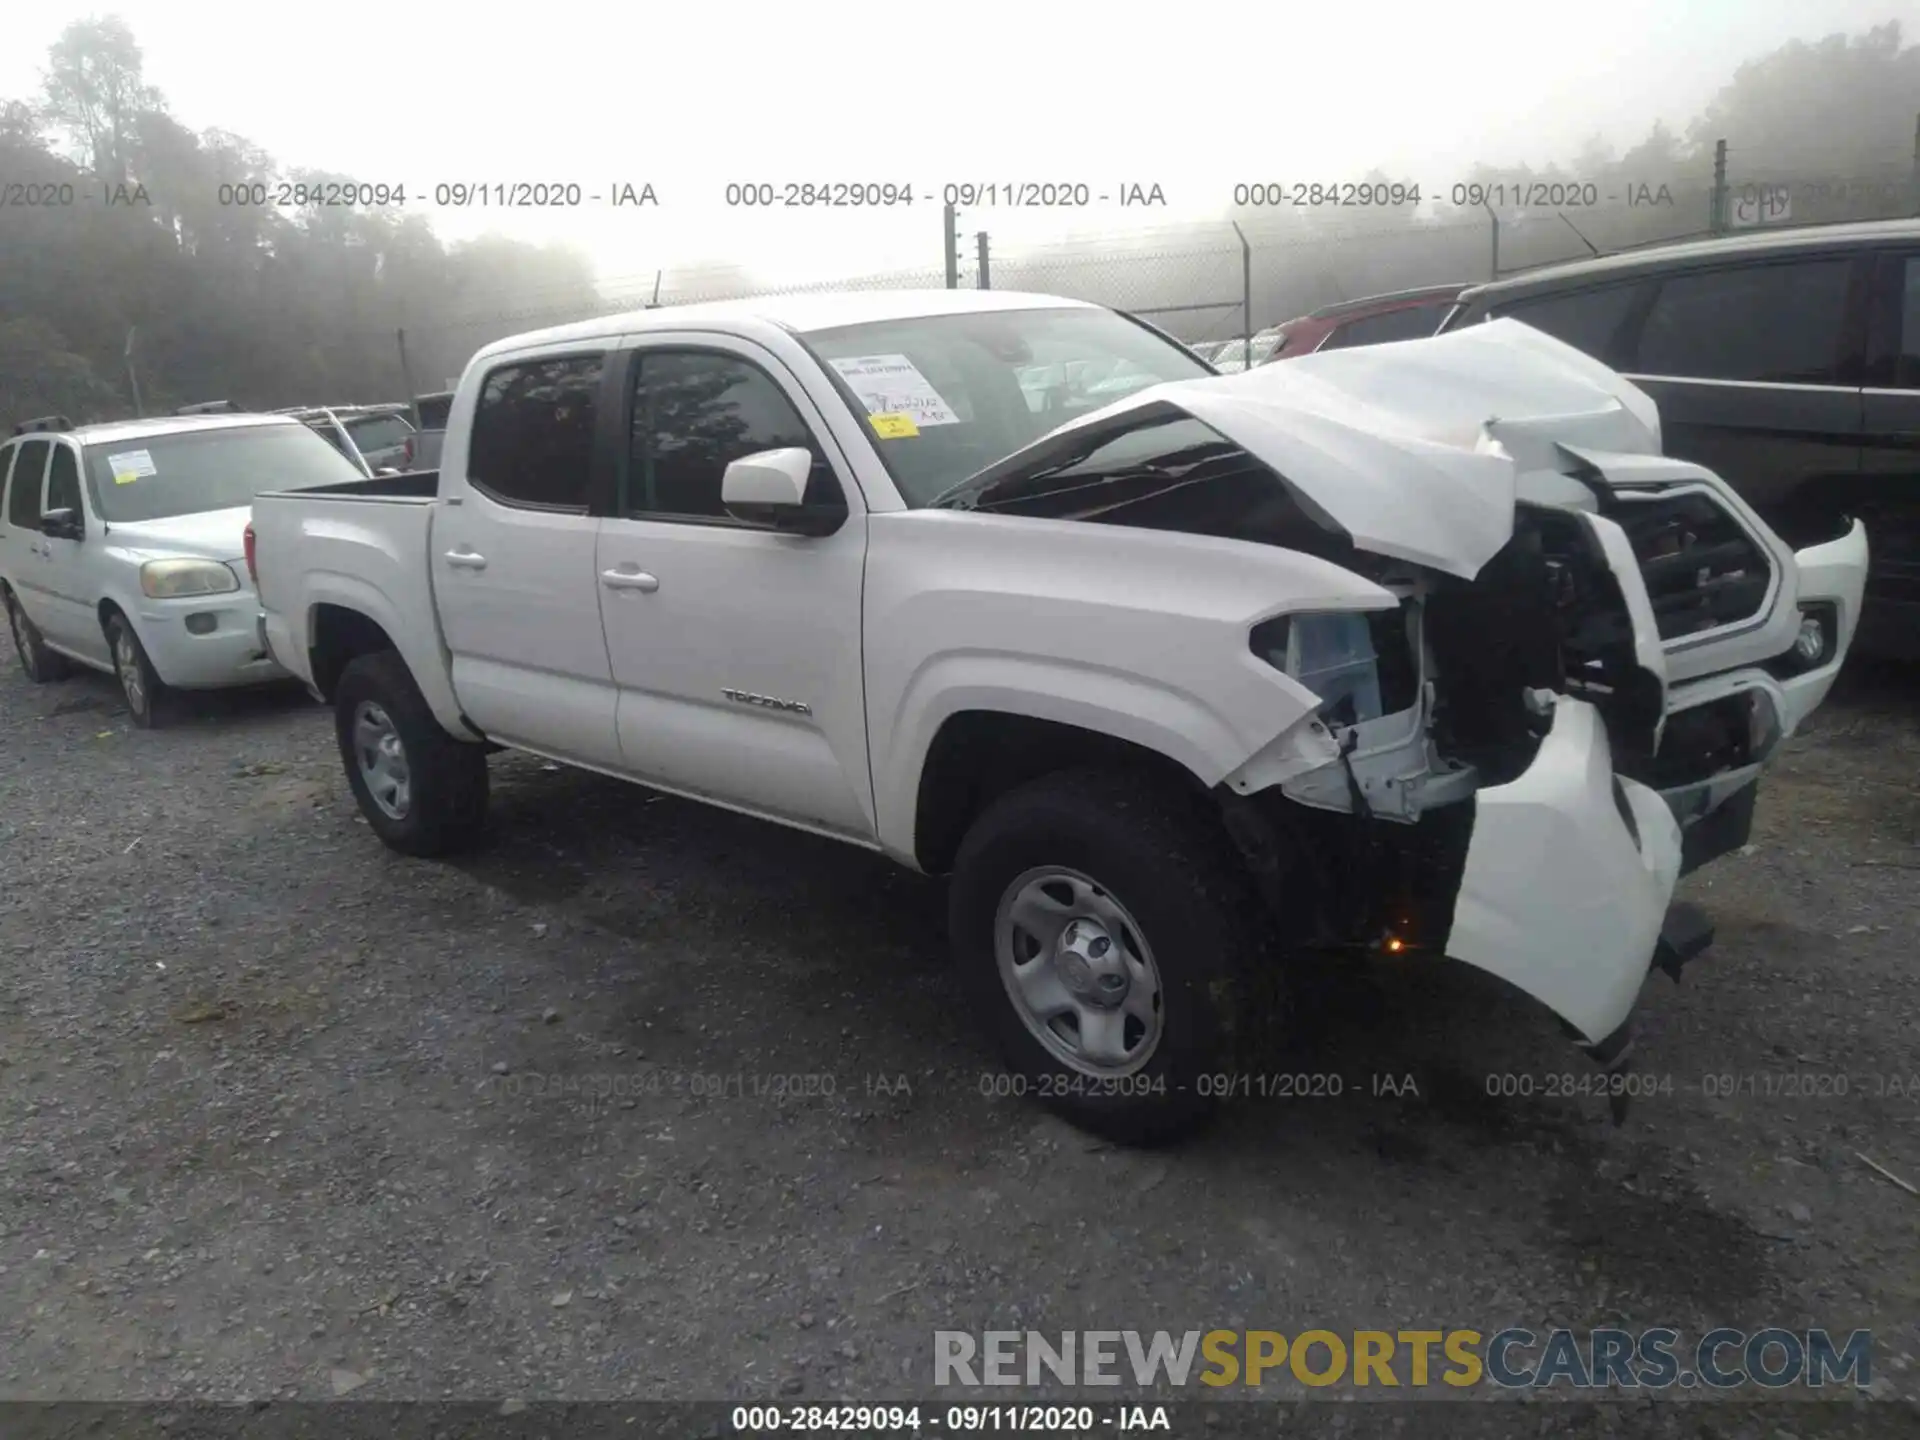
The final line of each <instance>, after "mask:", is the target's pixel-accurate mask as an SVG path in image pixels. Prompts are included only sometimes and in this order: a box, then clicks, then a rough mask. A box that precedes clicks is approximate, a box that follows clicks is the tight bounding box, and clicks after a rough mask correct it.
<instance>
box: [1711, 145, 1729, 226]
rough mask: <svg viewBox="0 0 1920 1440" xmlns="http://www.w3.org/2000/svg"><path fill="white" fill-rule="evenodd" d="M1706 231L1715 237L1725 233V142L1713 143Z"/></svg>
mask: <svg viewBox="0 0 1920 1440" xmlns="http://www.w3.org/2000/svg"><path fill="white" fill-rule="evenodd" d="M1707 212H1708V213H1707V229H1708V230H1710V231H1712V232H1713V233H1714V234H1715V235H1724V234H1725V233H1726V231H1727V142H1726V141H1724V140H1716V141H1714V142H1713V196H1712V198H1711V200H1710V201H1709V202H1708V205H1707Z"/></svg>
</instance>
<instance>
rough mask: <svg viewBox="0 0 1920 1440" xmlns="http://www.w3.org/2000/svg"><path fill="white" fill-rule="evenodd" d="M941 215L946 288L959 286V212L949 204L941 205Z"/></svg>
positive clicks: (952, 288) (956, 288)
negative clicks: (944, 225)
mask: <svg viewBox="0 0 1920 1440" xmlns="http://www.w3.org/2000/svg"><path fill="white" fill-rule="evenodd" d="M940 213H941V216H942V217H943V219H944V221H945V224H946V230H947V233H946V239H945V245H946V250H947V288H948V289H949V290H958V289H959V288H960V212H959V211H958V210H956V209H954V207H953V206H952V205H951V204H948V205H945V206H942V207H941V212H940Z"/></svg>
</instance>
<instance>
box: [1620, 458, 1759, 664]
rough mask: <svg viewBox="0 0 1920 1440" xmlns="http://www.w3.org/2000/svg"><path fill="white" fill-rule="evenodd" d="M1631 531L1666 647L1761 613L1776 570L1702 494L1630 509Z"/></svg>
mask: <svg viewBox="0 0 1920 1440" xmlns="http://www.w3.org/2000/svg"><path fill="white" fill-rule="evenodd" d="M1614 518H1615V519H1616V520H1618V521H1619V522H1620V525H1621V528H1622V529H1624V530H1625V531H1626V532H1627V539H1628V540H1629V542H1631V544H1632V546H1633V553H1634V558H1636V559H1637V560H1638V561H1639V562H1640V576H1641V579H1642V580H1643V581H1644V582H1645V584H1646V587H1647V596H1648V598H1649V599H1650V600H1652V602H1653V614H1654V620H1655V623H1656V624H1657V626H1658V627H1659V631H1660V638H1661V639H1662V640H1677V639H1680V638H1682V637H1684V636H1688V635H1697V634H1700V633H1701V632H1703V631H1707V630H1718V629H1720V628H1721V627H1722V626H1726V625H1737V624H1739V623H1740V622H1741V621H1742V620H1747V619H1751V618H1752V617H1753V616H1755V615H1757V614H1759V613H1760V609H1761V607H1762V606H1763V605H1765V604H1766V599H1767V590H1768V587H1769V586H1770V585H1771V584H1772V581H1773V566H1772V563H1771V562H1770V561H1769V560H1768V558H1767V553H1766V551H1764V550H1763V549H1761V548H1760V546H1759V544H1758V543H1757V542H1756V541H1755V540H1754V538H1753V537H1752V536H1751V535H1749V534H1748V533H1747V531H1746V528H1745V527H1744V526H1742V525H1741V523H1740V522H1739V521H1738V520H1737V519H1735V518H1734V517H1733V515H1731V514H1730V513H1728V511H1726V510H1725V509H1724V508H1722V507H1721V506H1720V504H1719V503H1718V502H1716V501H1715V500H1714V499H1713V498H1712V497H1711V496H1709V495H1706V494H1704V493H1702V492H1700V491H1697V490H1696V491H1689V492H1686V493H1683V494H1678V495H1661V496H1656V497H1653V498H1649V499H1645V500H1641V499H1633V500H1628V501H1625V502H1624V503H1622V504H1621V505H1620V506H1619V508H1618V509H1617V510H1616V511H1615V512H1614Z"/></svg>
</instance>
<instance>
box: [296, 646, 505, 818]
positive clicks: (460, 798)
mask: <svg viewBox="0 0 1920 1440" xmlns="http://www.w3.org/2000/svg"><path fill="white" fill-rule="evenodd" d="M333 717H334V733H335V735H336V736H337V737H338V739H339V742H340V759H341V761H342V763H343V764H345V766H346V770H347V784H348V785H350V786H351V787H352V788H353V798H354V799H355V800H357V801H358V802H359V803H360V813H361V814H362V815H364V816H366V817H367V824H369V825H371V826H372V827H373V832H374V834H376V835H378V836H379V837H380V838H381V839H382V840H384V841H385V842H386V843H387V844H388V845H389V846H390V847H392V848H393V849H395V850H398V851H400V852H401V853H402V854H403V855H421V856H434V855H447V854H451V853H453V852H455V851H458V850H464V849H467V848H468V847H470V846H472V845H473V844H475V843H476V842H477V841H478V840H479V838H480V836H481V834H482V833H483V832H484V830H485V827H486V817H487V756H486V752H485V751H484V750H483V749H482V748H481V747H480V746H478V745H473V744H468V743H467V742H465V741H461V740H456V739H454V738H453V736H451V735H449V734H448V733H447V732H446V730H445V729H444V728H443V727H442V726H441V724H440V722H439V721H438V720H436V719H435V718H434V714H433V710H432V709H431V707H429V706H428V704H427V702H426V697H424V696H423V695H421V693H420V687H419V686H418V685H416V684H415V683H414V680H413V675H412V674H411V673H410V672H409V671H408V669H407V665H406V662H405V661H404V660H402V659H401V658H400V656H399V654H398V653H397V652H395V651H392V650H382V651H379V652H378V653H376V654H372V655H362V656H360V657H359V658H358V659H356V660H354V661H352V662H351V663H350V664H348V666H347V668H346V669H345V670H343V671H342V672H341V674H340V679H339V682H338V683H337V684H336V685H335V687H334V706H333Z"/></svg>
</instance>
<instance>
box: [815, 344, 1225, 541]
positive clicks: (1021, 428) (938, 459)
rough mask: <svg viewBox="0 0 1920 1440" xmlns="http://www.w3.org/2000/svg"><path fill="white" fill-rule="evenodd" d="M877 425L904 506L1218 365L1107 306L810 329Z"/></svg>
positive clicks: (821, 352) (818, 346)
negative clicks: (1087, 418)
mask: <svg viewBox="0 0 1920 1440" xmlns="http://www.w3.org/2000/svg"><path fill="white" fill-rule="evenodd" d="M805 339H806V342H807V344H808V345H809V346H811V347H812V348H813V350H814V352H815V353H816V354H817V355H819V356H820V358H821V360H822V361H823V362H824V363H825V364H826V365H827V366H828V367H829V368H831V369H832V370H833V371H834V372H835V373H837V374H838V375H839V377H840V379H841V380H842V381H843V382H844V383H845V384H846V386H847V388H848V389H849V390H850V391H852V392H853V396H854V399H855V400H856V401H857V402H858V403H859V405H860V407H861V408H862V409H864V410H865V411H866V413H867V415H868V417H869V420H870V422H871V424H872V428H873V432H874V437H875V443H876V444H877V445H878V447H879V450H880V454H881V456H882V458H883V459H885V461H886V463H887V468H888V470H889V471H890V472H891V473H892V475H893V479H894V483H895V484H896V485H898V486H899V488H900V492H901V495H902V497H903V498H904V499H905V500H906V502H907V504H909V505H911V506H914V507H915V508H919V507H921V506H924V505H926V504H927V503H928V502H929V501H931V500H932V499H933V498H934V497H935V496H936V495H939V494H940V493H941V492H942V491H945V490H948V489H951V488H952V487H953V486H955V485H957V484H959V483H960V481H962V480H965V479H966V478H967V477H968V476H970V475H973V474H975V473H976V472H978V471H981V470H984V469H985V468H986V467H987V466H989V465H991V464H993V463H994V462H995V461H997V460H1003V459H1005V458H1006V457H1007V456H1009V455H1011V454H1012V453H1013V452H1014V451H1016V450H1019V449H1021V448H1023V447H1024V446H1026V445H1029V444H1031V443H1032V442H1033V441H1035V440H1037V439H1039V438H1040V437H1041V436H1042V435H1045V434H1046V433H1047V432H1048V431H1050V430H1053V429H1055V428H1057V427H1058V426H1060V425H1063V424H1065V423H1066V422H1067V421H1069V420H1072V419H1075V418H1076V417H1078V416H1081V415H1085V414H1087V413H1088V412H1089V411H1093V410H1098V409H1101V408H1103V407H1104V406H1107V405H1110V404H1112V403H1113V402H1114V401H1116V400H1119V399H1122V398H1124V397H1125V396H1127V395H1131V394H1132V393H1134V392H1135V391H1136V390H1141V389H1144V388H1146V387H1147V386H1149V385H1156V384H1159V383H1161V382H1163V381H1168V380H1196V379H1200V378H1202V377H1204V376H1207V375H1211V374H1212V373H1213V371H1211V370H1210V369H1208V368H1207V366H1206V365H1205V364H1204V363H1203V362H1202V361H1200V360H1197V359H1195V358H1194V356H1193V354H1192V353H1191V352H1190V351H1188V350H1187V349H1186V348H1185V347H1183V346H1181V345H1178V344H1175V343H1174V342H1173V341H1170V340H1167V339H1164V338H1162V337H1161V336H1160V335H1159V334H1157V333H1156V332H1155V331H1152V330H1150V329H1148V328H1147V327H1146V326H1144V325H1141V324H1138V323H1136V322H1134V321H1132V320H1129V319H1127V318H1126V317H1124V316H1122V315H1117V314H1115V313H1114V312H1112V311H1110V310H1098V309H1092V308H1079V307H1075V308H1072V309H1057V310H1055V309H1044V310H1043V309H1035V310H991V311H977V312H973V313H970V314H962V315H926V316H919V317H916V318H914V319H910V320H886V321H876V322H874V323H871V324H866V325H846V326H841V327H838V328H835V329H832V330H816V331H813V332H811V333H809V334H808V335H807V336H806V337H805Z"/></svg>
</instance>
